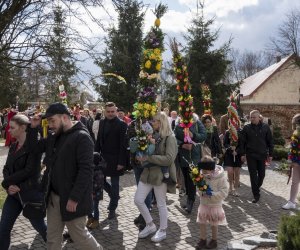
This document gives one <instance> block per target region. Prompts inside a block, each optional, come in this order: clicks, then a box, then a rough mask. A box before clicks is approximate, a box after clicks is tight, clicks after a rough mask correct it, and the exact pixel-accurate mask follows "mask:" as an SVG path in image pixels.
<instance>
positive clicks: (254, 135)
mask: <svg viewBox="0 0 300 250" xmlns="http://www.w3.org/2000/svg"><path fill="white" fill-rule="evenodd" d="M259 116H260V113H259V111H257V110H252V111H251V112H250V120H251V123H250V124H247V125H245V127H244V128H243V130H242V132H241V147H240V150H241V155H242V157H241V160H242V161H243V162H244V161H246V159H247V164H248V170H249V174H250V181H251V188H252V193H253V196H254V199H253V200H252V202H253V203H256V202H258V201H259V198H260V187H261V186H262V184H263V181H264V178H265V172H266V169H265V168H266V166H265V162H266V160H267V161H268V162H271V161H272V155H273V148H274V146H273V137H272V132H271V129H270V127H269V126H268V125H267V124H265V123H262V122H261V121H260V117H259Z"/></svg>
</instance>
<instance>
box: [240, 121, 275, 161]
mask: <svg viewBox="0 0 300 250" xmlns="http://www.w3.org/2000/svg"><path fill="white" fill-rule="evenodd" d="M273 148H274V145H273V136H272V132H271V129H270V127H269V125H267V124H265V123H262V122H260V123H259V124H257V125H254V124H252V123H250V124H247V125H245V127H244V128H243V129H242V132H241V145H240V153H241V155H247V156H248V157H252V158H254V159H258V160H264V159H266V158H267V155H269V156H272V155H273Z"/></svg>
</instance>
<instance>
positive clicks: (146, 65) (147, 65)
mask: <svg viewBox="0 0 300 250" xmlns="http://www.w3.org/2000/svg"><path fill="white" fill-rule="evenodd" d="M145 68H146V69H150V68H151V61H150V60H147V61H146V63H145Z"/></svg>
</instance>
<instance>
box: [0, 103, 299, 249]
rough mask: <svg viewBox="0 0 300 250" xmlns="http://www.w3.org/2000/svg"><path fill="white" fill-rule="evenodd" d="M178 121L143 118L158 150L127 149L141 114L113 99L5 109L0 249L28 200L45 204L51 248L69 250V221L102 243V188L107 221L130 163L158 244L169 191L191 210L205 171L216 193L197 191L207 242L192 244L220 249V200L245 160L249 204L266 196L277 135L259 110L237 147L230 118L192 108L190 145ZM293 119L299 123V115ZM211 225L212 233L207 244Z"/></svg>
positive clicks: (231, 190)
mask: <svg viewBox="0 0 300 250" xmlns="http://www.w3.org/2000/svg"><path fill="white" fill-rule="evenodd" d="M43 121H46V130H47V132H46V133H45V128H44V126H45V125H44V124H45V122H43ZM179 121H180V117H178V115H177V112H176V111H171V112H170V116H169V110H168V109H164V110H163V111H162V112H158V113H157V114H156V115H155V116H154V117H153V119H152V120H151V121H144V124H143V125H144V129H145V130H146V131H147V136H148V139H149V142H150V143H151V144H152V145H153V152H151V153H149V154H138V153H137V152H136V151H133V150H131V148H130V147H131V144H130V141H131V140H132V139H133V138H135V137H136V126H137V124H136V123H135V119H134V117H132V116H130V115H127V114H126V113H125V111H124V110H123V109H122V108H117V106H116V104H115V103H113V102H108V103H106V104H105V106H104V110H100V109H95V110H93V111H90V110H88V109H81V107H80V105H75V107H74V108H73V109H68V108H67V107H66V106H65V105H64V104H61V103H53V104H51V105H49V107H48V108H47V109H46V110H45V111H44V112H43V111H42V110H41V108H40V107H38V108H36V110H35V112H32V113H31V112H28V110H27V111H26V112H17V110H16V109H15V108H14V107H11V108H10V109H8V110H5V113H4V112H3V113H2V115H1V125H2V126H1V132H2V136H4V137H5V138H6V143H5V145H6V146H9V147H10V148H9V153H8V157H7V161H6V163H5V165H4V168H3V182H2V186H3V187H4V188H5V189H6V190H7V194H8V195H7V198H6V200H5V203H4V206H3V210H2V215H1V221H0V242H1V244H0V249H1V250H6V249H8V248H9V246H10V234H11V231H12V228H13V225H14V223H15V221H16V219H17V217H18V216H19V215H20V213H21V212H22V210H23V209H24V207H25V205H24V204H26V203H31V202H36V201H44V203H45V208H46V211H47V213H46V214H47V215H46V216H47V225H46V223H45V220H44V218H43V217H39V218H33V217H28V219H29V220H30V222H31V224H32V226H33V227H34V228H35V230H36V231H37V232H38V233H39V234H40V235H41V236H42V238H43V240H44V241H45V242H46V245H47V249H53V250H57V249H61V248H62V242H63V231H64V228H65V227H67V230H68V234H69V235H70V237H71V239H72V240H73V241H74V243H75V245H76V247H77V248H78V249H102V246H101V245H100V243H99V242H97V241H96V239H95V238H94V237H93V236H92V234H91V233H90V231H89V230H93V229H95V228H97V227H98V226H99V201H100V200H102V199H103V191H105V192H106V193H107V194H108V196H109V198H110V201H109V205H108V208H107V209H108V211H109V213H108V219H109V220H112V219H115V218H116V210H117V208H118V202H119V199H120V198H121V197H120V177H121V176H122V175H123V174H124V171H126V170H128V169H133V171H134V174H135V179H136V184H137V190H136V193H135V196H134V197H133V200H134V203H135V205H136V206H137V208H138V210H139V212H140V215H138V216H137V217H136V218H134V223H135V224H136V225H137V226H138V228H139V232H138V235H137V237H138V238H146V237H148V236H150V235H153V234H154V235H153V236H152V238H151V240H152V241H153V242H160V241H162V240H164V239H165V238H166V237H167V228H168V224H167V222H168V209H167V204H166V195H167V193H176V187H177V188H179V190H180V195H181V196H183V195H185V196H186V201H185V203H184V204H183V205H182V208H183V209H184V210H185V211H186V213H187V214H190V213H192V211H193V207H194V203H195V199H196V196H197V189H198V188H197V187H196V185H195V181H194V180H193V179H192V177H191V164H194V165H196V166H197V167H198V169H199V171H200V172H201V173H202V175H203V177H204V179H205V181H206V184H207V186H210V188H211V190H212V191H211V192H210V193H208V192H206V193H203V192H201V191H199V189H198V191H199V192H200V193H201V195H200V205H199V207H198V210H197V222H198V223H199V224H200V240H199V242H198V243H197V245H196V246H195V248H196V249H204V248H205V249H214V248H216V247H217V237H218V225H225V224H226V223H227V222H226V216H225V213H224V210H223V208H222V202H223V200H224V199H225V198H226V197H227V195H233V196H239V195H240V193H239V192H238V189H239V187H240V182H239V177H240V168H241V166H242V164H243V163H245V162H247V165H248V170H249V175H250V181H251V189H252V193H253V200H252V202H253V203H257V202H259V200H260V188H261V186H262V184H263V180H264V177H265V167H266V163H270V162H271V161H272V156H273V138H272V131H271V129H270V126H269V125H268V124H266V123H264V122H263V121H262V117H261V115H260V113H259V111H258V110H252V111H251V112H250V116H249V122H246V121H245V120H242V122H240V124H239V129H238V135H239V136H238V143H237V144H236V145H235V144H234V145H233V144H232V143H231V137H230V134H229V131H228V126H227V124H228V116H227V115H224V116H222V117H221V119H220V123H219V126H217V123H216V120H215V119H214V117H213V116H212V115H208V114H205V115H203V116H202V117H201V118H199V117H198V116H197V115H196V114H195V113H194V114H193V123H192V126H191V127H190V128H189V130H188V133H189V137H190V138H191V139H192V141H193V143H187V142H186V141H185V139H184V137H185V135H186V130H185V129H184V128H182V127H181V126H179ZM296 124H297V128H298V129H299V128H300V118H299V119H298V120H296ZM3 127H4V129H2V128H3ZM298 136H299V135H298ZM204 148H207V151H204ZM218 160H219V161H218ZM41 162H42V164H41ZM218 162H219V163H218ZM221 165H222V166H221ZM292 165H293V169H294V170H293V172H295V174H293V176H294V175H295V177H293V178H292V190H291V199H290V201H289V202H288V204H286V205H285V206H283V208H285V209H290V208H294V207H295V206H294V205H295V197H296V195H297V192H298V187H299V180H300V178H299V171H298V169H299V161H293V162H292ZM41 166H42V167H41ZM295 169H297V170H295ZM42 170H43V173H42ZM226 171H227V175H226ZM33 198H34V199H35V200H32V199H33ZM153 204H156V205H157V208H158V211H159V227H157V226H156V224H155V222H154V221H153V218H152V216H151V210H152V205H153ZM100 206H101V205H100ZM23 214H24V213H23ZM207 225H210V226H211V230H212V239H211V240H210V241H207V234H206V226H207Z"/></svg>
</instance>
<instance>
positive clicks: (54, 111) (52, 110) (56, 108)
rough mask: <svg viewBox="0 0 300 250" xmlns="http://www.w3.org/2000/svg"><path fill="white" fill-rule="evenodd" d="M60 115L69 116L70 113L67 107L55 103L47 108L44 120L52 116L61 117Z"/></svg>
mask: <svg viewBox="0 0 300 250" xmlns="http://www.w3.org/2000/svg"><path fill="white" fill-rule="evenodd" d="M62 114H67V115H70V112H69V110H68V108H67V106H66V105H64V104H62V103H60V102H55V103H52V104H51V105H50V106H49V107H48V108H47V110H46V114H45V118H48V117H51V116H53V115H62Z"/></svg>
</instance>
